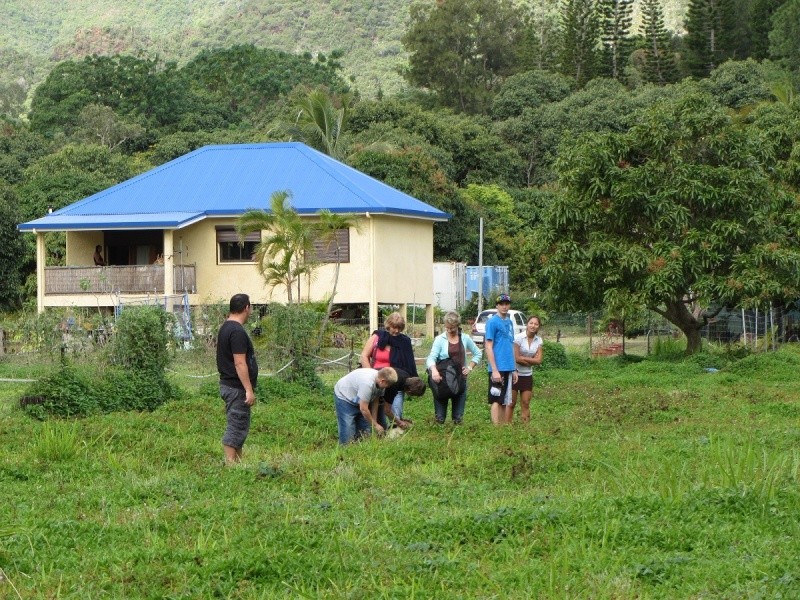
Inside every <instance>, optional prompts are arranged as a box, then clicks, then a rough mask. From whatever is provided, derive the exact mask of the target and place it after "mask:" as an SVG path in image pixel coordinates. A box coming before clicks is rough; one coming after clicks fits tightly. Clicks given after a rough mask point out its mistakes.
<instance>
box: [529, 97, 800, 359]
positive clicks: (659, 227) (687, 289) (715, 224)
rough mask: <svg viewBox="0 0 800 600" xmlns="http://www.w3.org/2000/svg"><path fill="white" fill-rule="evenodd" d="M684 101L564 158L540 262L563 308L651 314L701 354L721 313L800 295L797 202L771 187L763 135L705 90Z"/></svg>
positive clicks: (584, 143) (585, 140) (589, 140)
mask: <svg viewBox="0 0 800 600" xmlns="http://www.w3.org/2000/svg"><path fill="white" fill-rule="evenodd" d="M673 91H674V92H675V93H674V97H672V98H670V99H668V100H666V101H664V102H661V103H659V104H658V105H656V106H654V107H652V108H649V109H647V110H645V111H643V112H641V113H639V114H638V115H637V121H638V124H637V125H634V126H633V127H631V128H630V130H629V131H626V132H621V133H600V134H593V135H586V136H584V137H582V138H581V139H580V140H579V141H578V143H576V144H574V145H573V146H571V147H568V148H566V149H565V151H564V153H563V155H562V157H561V158H560V160H559V162H558V170H559V173H560V180H561V184H562V186H563V194H561V195H559V196H558V197H557V199H556V200H555V201H554V202H553V203H552V205H551V206H550V207H549V208H548V210H547V212H546V214H545V218H544V219H543V223H542V226H541V228H540V230H539V231H540V234H541V245H540V262H541V265H542V270H543V273H542V274H543V277H545V278H546V279H547V281H548V283H549V284H550V286H551V287H550V289H551V292H552V293H553V295H554V299H555V300H556V302H557V303H559V304H561V305H562V306H574V307H578V306H580V307H583V308H596V307H597V306H600V305H602V304H603V303H610V304H614V303H621V302H623V301H626V302H631V301H632V302H633V303H635V304H639V305H645V306H648V307H649V308H650V309H652V310H654V311H655V312H657V313H659V314H661V315H663V316H664V317H665V318H667V319H668V320H669V321H670V322H672V323H674V324H675V325H676V326H677V327H678V328H680V329H681V331H683V332H684V333H685V334H686V338H687V340H688V343H687V352H689V353H693V352H695V351H697V350H698V349H699V347H700V337H699V329H700V328H701V327H702V326H703V325H704V323H705V322H706V318H708V316H709V315H710V314H711V313H710V312H709V310H710V307H713V306H715V305H716V306H733V305H735V304H736V303H741V304H742V305H749V306H758V305H763V304H764V303H766V302H768V301H770V300H779V299H787V298H788V299H791V298H796V297H797V296H798V294H800V281H798V273H800V246H798V243H797V227H796V226H795V225H794V223H793V222H794V221H796V220H797V219H796V216H795V215H796V214H797V205H796V203H797V200H796V197H795V196H793V195H792V194H789V193H787V192H786V190H785V189H783V188H781V187H780V186H779V185H777V184H776V182H774V181H773V180H771V179H770V176H769V169H768V165H767V164H765V162H764V160H763V159H764V152H765V150H766V148H765V146H764V142H763V140H762V139H761V137H760V134H759V132H757V131H755V129H754V128H747V127H742V126H740V125H738V124H737V123H735V122H734V121H733V120H732V119H731V117H730V116H729V115H728V114H727V113H726V112H725V110H724V109H723V108H722V107H721V106H720V105H719V104H717V103H716V102H715V101H714V100H713V98H711V97H710V96H709V95H708V94H705V93H703V92H701V91H700V90H699V89H698V88H697V86H696V85H693V84H685V85H683V86H681V87H678V88H676V89H675V90H673Z"/></svg>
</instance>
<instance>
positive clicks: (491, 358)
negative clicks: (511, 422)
mask: <svg viewBox="0 0 800 600" xmlns="http://www.w3.org/2000/svg"><path fill="white" fill-rule="evenodd" d="M495 307H496V308H497V312H496V313H495V314H494V316H493V317H492V318H491V319H489V321H488V322H487V323H486V334H485V337H484V349H485V350H486V358H487V360H488V362H489V392H488V402H489V406H490V407H491V416H492V423H494V424H495V425H500V424H501V423H505V422H506V410H505V407H506V406H508V405H510V404H511V385H512V383H516V382H517V364H516V361H515V360H514V324H513V323H512V322H511V319H510V318H509V316H508V310H509V309H510V308H511V297H510V296H509V295H508V294H500V295H499V296H498V297H497V301H496V302H495Z"/></svg>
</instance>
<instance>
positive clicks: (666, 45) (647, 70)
mask: <svg viewBox="0 0 800 600" xmlns="http://www.w3.org/2000/svg"><path fill="white" fill-rule="evenodd" d="M641 32H642V36H643V37H644V39H645V49H644V56H645V66H644V72H643V76H644V78H645V80H646V81H649V82H650V83H656V84H658V85H665V84H667V83H671V82H673V81H675V80H676V79H677V68H676V65H675V56H674V54H673V52H672V48H671V46H670V33H669V31H667V29H666V27H665V26H664V10H663V8H662V6H661V0H644V4H643V5H642V24H641Z"/></svg>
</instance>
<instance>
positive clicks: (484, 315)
mask: <svg viewBox="0 0 800 600" xmlns="http://www.w3.org/2000/svg"><path fill="white" fill-rule="evenodd" d="M494 313H495V311H493V310H491V311H483V312H482V313H481V314H479V315H478V323H486V321H488V320H489V317H491V316H492V315H493V314H494Z"/></svg>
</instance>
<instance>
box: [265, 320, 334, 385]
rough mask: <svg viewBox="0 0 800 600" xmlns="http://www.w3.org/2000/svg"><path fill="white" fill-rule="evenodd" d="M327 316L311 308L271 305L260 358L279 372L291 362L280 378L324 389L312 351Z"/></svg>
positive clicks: (280, 374)
mask: <svg viewBox="0 0 800 600" xmlns="http://www.w3.org/2000/svg"><path fill="white" fill-rule="evenodd" d="M323 315H324V310H320V307H318V306H315V305H311V304H300V305H297V304H291V305H288V306H284V305H282V304H273V305H271V306H270V309H269V314H268V315H267V316H266V317H264V319H263V320H262V325H263V333H264V343H261V344H259V355H260V357H263V358H264V359H265V360H264V361H263V362H265V363H266V365H269V366H270V367H272V368H274V369H275V370H279V369H282V367H284V366H285V365H286V364H287V363H289V362H290V361H291V365H290V366H289V367H288V368H286V369H283V370H281V371H280V372H279V374H278V376H279V377H281V378H283V379H286V380H288V381H292V382H295V383H301V384H303V385H305V386H306V387H309V388H312V389H316V390H319V389H322V382H321V381H320V379H319V376H318V375H317V371H316V360H315V358H314V356H313V353H312V351H313V349H314V348H315V347H316V344H317V341H318V336H319V327H320V323H321V322H322V317H323ZM259 362H262V361H259Z"/></svg>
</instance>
